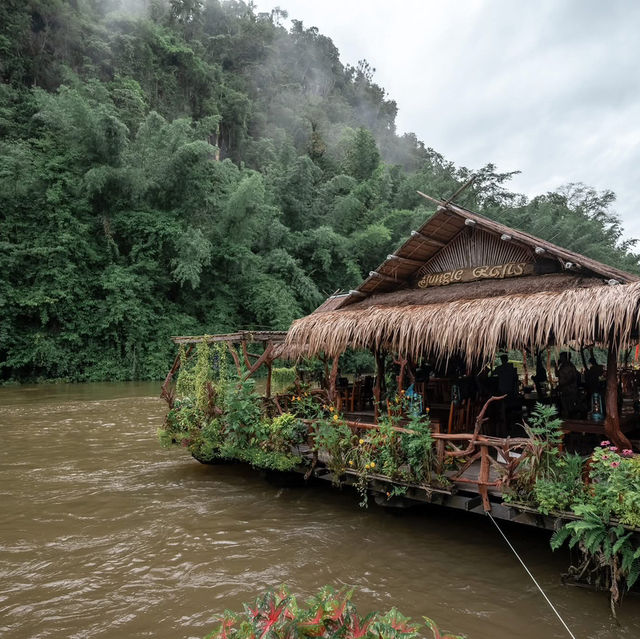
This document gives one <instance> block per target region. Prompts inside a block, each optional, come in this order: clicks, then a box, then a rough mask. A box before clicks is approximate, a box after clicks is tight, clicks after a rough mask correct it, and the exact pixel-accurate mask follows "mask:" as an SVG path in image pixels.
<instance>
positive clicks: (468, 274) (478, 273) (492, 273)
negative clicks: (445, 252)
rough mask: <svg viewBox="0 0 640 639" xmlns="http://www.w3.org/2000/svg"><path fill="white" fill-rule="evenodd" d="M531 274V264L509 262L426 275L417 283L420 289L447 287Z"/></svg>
mask: <svg viewBox="0 0 640 639" xmlns="http://www.w3.org/2000/svg"><path fill="white" fill-rule="evenodd" d="M531 273H533V264H529V263H528V262H509V263H508V264H498V265H496V266H476V267H475V268H460V269H456V270H453V271H444V272H442V273H427V274H426V275H425V276H424V277H423V278H422V279H421V280H420V281H419V282H418V286H419V287H420V288H429V287H430V286H447V285H448V284H456V283H458V282H473V281H475V280H501V279H504V278H505V277H519V276H520V275H530V274H531Z"/></svg>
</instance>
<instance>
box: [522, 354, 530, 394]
mask: <svg viewBox="0 0 640 639" xmlns="http://www.w3.org/2000/svg"><path fill="white" fill-rule="evenodd" d="M522 372H523V373H524V385H525V386H529V367H528V365H527V349H526V348H523V349H522Z"/></svg>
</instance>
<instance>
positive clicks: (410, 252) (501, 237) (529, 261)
mask: <svg viewBox="0 0 640 639" xmlns="http://www.w3.org/2000/svg"><path fill="white" fill-rule="evenodd" d="M514 264H519V265H523V267H524V265H531V266H530V267H529V266H527V267H526V269H524V268H523V270H526V273H525V272H519V271H520V269H519V268H515V269H514V268H509V269H506V268H505V269H504V272H501V271H494V273H496V274H495V275H491V277H497V278H503V277H511V276H514V273H515V276H519V275H525V274H531V275H535V274H538V275H541V274H545V273H550V272H558V273H563V272H570V273H572V274H575V275H580V276H581V277H582V278H595V279H599V280H601V281H602V282H603V283H604V281H606V280H615V282H616V283H622V284H627V283H631V282H637V281H640V277H638V276H636V275H632V274H630V273H626V272H624V271H621V270H620V269H616V268H614V267H611V266H607V265H606V264H602V263H601V262H598V261H596V260H593V259H591V258H588V257H586V256H584V255H580V254H578V253H574V252H572V251H569V250H567V249H564V248H562V247H560V246H557V245H555V244H552V243H551V242H547V241H545V240H542V239H540V238H537V237H535V236H533V235H531V234H529V233H525V232H523V231H518V230H516V229H512V228H509V227H508V226H505V225H504V224H500V223H499V222H495V221H494V220H491V219H489V218H486V217H484V216H482V215H479V214H477V213H473V212H472V211H468V210H467V209H464V208H462V207H459V206H457V205H454V204H451V203H447V204H446V206H439V207H438V209H437V210H436V212H435V213H434V215H433V216H432V217H431V218H429V220H427V221H426V222H425V223H424V224H423V225H422V226H421V227H420V229H419V230H417V231H412V232H411V237H410V238H409V239H408V240H407V241H406V242H404V244H402V245H401V246H400V247H399V248H398V249H397V250H396V251H395V252H394V253H393V254H391V255H388V256H387V259H386V260H385V261H384V262H383V263H382V264H381V265H380V266H379V267H378V268H377V269H376V270H375V271H371V272H370V273H369V277H367V278H366V279H365V280H364V281H363V282H362V284H360V286H358V288H357V289H356V290H354V291H350V293H349V294H348V295H346V296H344V297H342V298H341V299H340V300H339V302H338V303H337V304H336V305H335V306H334V305H332V309H333V308H344V307H346V306H348V305H350V304H353V303H355V302H360V301H362V300H364V299H365V298H367V297H369V296H371V295H376V296H378V295H381V294H384V293H390V292H393V291H397V290H399V289H406V288H415V287H416V286H417V285H420V283H421V282H422V283H424V284H426V285H429V286H430V285H438V284H437V283H436V284H429V281H428V279H425V275H427V274H438V273H442V274H447V273H449V274H450V273H457V274H458V275H459V278H460V279H459V280H458V281H460V282H463V281H464V282H469V281H471V280H473V279H481V278H477V277H475V276H474V273H473V272H471V273H467V272H466V269H469V270H471V271H473V269H474V267H497V266H505V267H508V266H509V265H514ZM461 270H464V271H465V273H464V274H461V273H459V271H461ZM507 270H509V272H507ZM432 279H433V278H432ZM445 279H446V277H445ZM434 281H435V280H434ZM441 283H444V284H447V285H448V284H452V285H455V281H454V282H451V281H444V282H441ZM425 287H426V286H425ZM323 310H324V309H323ZM327 310H328V309H327Z"/></svg>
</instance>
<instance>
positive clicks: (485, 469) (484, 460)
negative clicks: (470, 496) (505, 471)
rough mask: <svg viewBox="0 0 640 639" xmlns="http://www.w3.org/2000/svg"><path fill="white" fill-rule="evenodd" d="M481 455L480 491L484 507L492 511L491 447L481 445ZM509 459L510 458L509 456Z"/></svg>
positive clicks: (487, 510) (486, 510) (485, 509)
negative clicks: (490, 490)
mask: <svg viewBox="0 0 640 639" xmlns="http://www.w3.org/2000/svg"><path fill="white" fill-rule="evenodd" d="M480 450H481V456H480V474H479V476H478V492H479V493H480V496H481V497H482V507H483V508H484V511H485V512H491V503H490V502H489V489H488V486H487V484H488V483H489V471H490V469H491V465H490V463H491V459H490V457H489V449H488V447H487V446H482V447H481V449H480ZM507 459H508V458H507Z"/></svg>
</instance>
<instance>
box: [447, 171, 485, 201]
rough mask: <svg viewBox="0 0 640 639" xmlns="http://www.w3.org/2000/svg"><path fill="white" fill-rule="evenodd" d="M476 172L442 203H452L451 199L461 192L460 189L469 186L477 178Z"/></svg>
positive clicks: (462, 189)
mask: <svg viewBox="0 0 640 639" xmlns="http://www.w3.org/2000/svg"><path fill="white" fill-rule="evenodd" d="M477 177H478V174H477V173H476V174H475V175H473V176H472V177H471V179H470V180H468V181H467V182H465V183H464V184H463V185H462V186H461V187H460V188H459V189H458V190H457V191H456V192H455V193H454V194H453V195H452V196H451V197H450V198H449V199H448V200H447V201H446V202H445V203H444V205H445V206H447V205H448V204H451V203H453V200H454V199H455V198H456V197H457V196H458V195H460V193H462V191H464V190H465V189H467V188H468V187H470V186H471V185H472V184H473V183H474V182H475V181H476V179H477Z"/></svg>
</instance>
